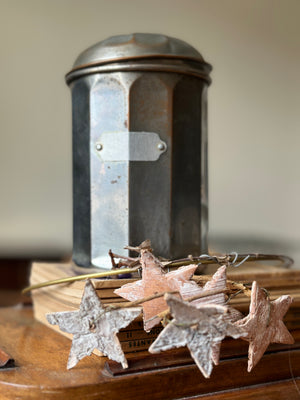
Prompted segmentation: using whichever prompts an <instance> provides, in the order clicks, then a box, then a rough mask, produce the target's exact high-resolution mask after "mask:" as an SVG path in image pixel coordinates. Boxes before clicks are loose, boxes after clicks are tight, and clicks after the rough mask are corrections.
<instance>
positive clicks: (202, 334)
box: [149, 294, 244, 378]
mask: <svg viewBox="0 0 300 400" xmlns="http://www.w3.org/2000/svg"><path fill="white" fill-rule="evenodd" d="M165 298H166V301H167V303H168V305H169V307H170V310H171V314H172V316H173V317H174V319H173V320H172V321H171V322H170V323H169V324H168V325H167V326H166V327H165V328H164V330H163V331H162V332H161V333H160V334H159V336H158V337H157V339H156V340H155V342H154V343H152V345H151V346H150V348H149V352H150V353H159V352H160V351H164V350H169V349H172V348H174V347H176V348H177V347H182V346H187V347H188V349H189V351H190V353H191V356H192V357H193V359H194V360H195V362H196V364H197V366H198V368H199V369H200V371H201V372H202V374H203V375H204V376H205V378H209V377H210V374H211V372H212V368H213V363H212V349H213V345H214V344H215V343H219V342H220V341H221V340H222V339H224V337H225V336H232V337H233V338H239V337H241V336H242V335H243V334H244V331H243V329H241V328H240V327H237V326H234V325H233V324H230V323H228V322H227V321H225V320H224V316H225V315H226V312H227V307H224V306H220V305H207V304H205V305H201V306H198V308H196V307H195V306H193V305H192V304H189V303H185V302H183V301H182V300H180V299H178V298H177V297H175V296H173V295H170V294H167V295H166V296H165Z"/></svg>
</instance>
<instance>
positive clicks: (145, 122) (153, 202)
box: [71, 72, 208, 268]
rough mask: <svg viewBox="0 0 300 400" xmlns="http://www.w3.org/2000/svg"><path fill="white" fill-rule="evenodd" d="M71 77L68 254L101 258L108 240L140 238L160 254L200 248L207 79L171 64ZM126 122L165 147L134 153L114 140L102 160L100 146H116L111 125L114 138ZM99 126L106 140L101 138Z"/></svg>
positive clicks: (119, 244)
mask: <svg viewBox="0 0 300 400" xmlns="http://www.w3.org/2000/svg"><path fill="white" fill-rule="evenodd" d="M71 86H72V101H73V204H74V207H73V212H74V215H73V232H74V247H73V259H74V261H75V262H76V264H78V265H82V266H89V265H91V264H92V265H94V266H99V267H104V268H105V267H106V266H107V267H108V265H109V264H108V261H109V260H108V256H107V254H108V250H109V249H110V248H112V249H113V250H114V252H116V253H121V254H124V250H123V248H124V246H125V245H127V244H130V245H138V244H139V243H140V242H141V241H143V240H145V239H150V240H151V243H152V247H153V248H154V250H155V253H156V254H159V255H161V256H163V257H166V258H177V257H182V256H186V255H188V254H194V255H195V254H199V253H200V252H203V251H206V248H207V219H208V216H207V113H206V105H207V90H206V88H207V84H206V82H205V81H203V80H201V79H199V78H197V77H193V76H188V75H183V74H177V73H149V72H115V73H103V74H101V73H100V74H93V75H88V76H84V77H81V78H80V79H78V80H75V81H74V82H73V83H72V84H71ZM127 132H128V133H129V136H130V135H131V132H133V133H134V134H135V135H138V133H139V132H151V133H152V132H153V133H157V134H158V136H159V138H160V139H161V142H158V144H157V146H159V144H160V143H163V146H165V148H164V149H163V150H164V152H163V153H162V154H161V155H160V156H159V158H158V159H157V160H156V161H148V160H147V155H145V160H143V159H142V160H139V161H135V160H130V156H129V157H127V154H125V149H124V157H122V154H120V155H119V156H118V153H122V147H121V148H119V149H117V150H116V151H115V153H116V160H103V159H102V157H101V151H104V146H116V147H118V143H116V142H115V141H114V138H113V135H115V136H116V137H117V140H118V138H119V137H120V136H119V135H120V134H122V133H123V134H126V133H127ZM102 134H105V136H106V137H108V135H110V136H111V140H107V143H106V144H102V143H101V136H102ZM146 145H147V143H145V146H146ZM101 147H102V148H101ZM146 150H147V149H145V152H146ZM122 158H123V159H122ZM141 158H143V155H141Z"/></svg>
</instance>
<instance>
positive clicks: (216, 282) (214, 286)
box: [180, 265, 243, 365]
mask: <svg viewBox="0 0 300 400" xmlns="http://www.w3.org/2000/svg"><path fill="white" fill-rule="evenodd" d="M226 269H227V268H226V266H225V265H222V266H221V267H219V268H218V270H217V271H216V272H215V274H214V275H213V276H212V278H211V280H210V281H208V282H206V284H205V285H204V286H203V287H199V286H198V285H197V286H196V288H194V287H193V286H192V285H190V283H187V284H185V285H184V286H183V288H182V290H181V291H180V294H181V296H182V298H183V300H185V299H187V298H188V297H191V296H196V295H198V294H204V293H205V292H206V291H211V290H222V289H226V287H227V274H226ZM225 303H226V296H225V293H219V294H216V295H213V296H207V297H202V298H200V299H196V300H193V301H191V303H190V304H193V305H194V306H196V307H197V308H198V307H199V306H200V307H201V306H202V305H204V304H218V305H221V306H224V305H225ZM242 317H243V315H242V314H241V313H240V312H239V311H237V310H235V309H234V308H232V307H227V313H226V314H225V315H224V318H225V319H226V321H227V322H234V321H237V320H238V319H241V318H242ZM220 350H221V341H220V342H219V343H218V342H216V343H214V344H213V347H212V361H213V363H214V364H215V365H218V364H219V359H220Z"/></svg>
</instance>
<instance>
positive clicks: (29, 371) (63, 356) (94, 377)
mask: <svg viewBox="0 0 300 400" xmlns="http://www.w3.org/2000/svg"><path fill="white" fill-rule="evenodd" d="M0 321H1V323H0V347H1V348H2V349H3V350H4V351H5V352H7V353H9V354H10V355H11V357H12V358H14V360H15V366H14V367H12V368H7V369H5V368H4V369H0V398H1V399H18V398H20V399H39V400H40V399H64V400H65V399H101V400H102V399H103V400H104V399H105V400H113V399H121V400H127V399H135V400H140V399H142V400H146V399H151V400H156V399H163V400H167V399H180V398H185V399H188V398H191V397H192V396H194V397H193V399H218V400H222V399H233V400H234V399H239V400H244V399H272V400H275V399H288V400H294V399H295V400H296V399H297V400H298V399H300V379H299V376H300V331H299V330H294V331H292V334H293V336H294V337H295V340H296V343H295V344H294V345H292V346H284V345H272V346H270V347H269V349H268V353H267V354H265V356H264V357H263V359H262V360H261V361H260V363H259V364H258V365H257V366H256V367H255V368H254V370H253V371H252V372H251V373H248V372H247V355H246V353H247V344H246V342H244V341H242V340H231V339H228V340H225V341H224V342H223V344H222V350H221V354H222V359H221V361H220V365H219V366H217V367H215V368H214V370H213V373H212V376H211V378H210V379H205V378H204V377H203V376H202V374H201V373H200V371H199V370H198V369H197V367H196V366H195V364H194V363H193V361H192V359H191V358H190V356H189V354H188V352H187V351H186V349H178V350H177V351H169V352H165V353H163V354H161V355H155V356H154V355H149V353H147V352H142V353H141V352H139V353H133V354H131V355H128V356H127V358H128V361H129V369H128V370H125V371H124V370H122V368H120V366H119V365H118V364H117V363H114V362H111V361H108V360H107V358H100V357H97V356H95V355H92V356H91V357H87V358H85V359H83V360H82V361H80V363H79V364H78V365H77V366H76V367H75V368H74V369H72V370H70V371H67V370H66V363H67V359H68V353H69V349H70V344H71V342H70V340H68V339H67V338H65V337H63V336H61V335H60V334H58V333H56V332H54V331H53V330H51V329H49V328H48V327H47V326H44V325H42V324H41V323H39V322H37V321H35V320H34V319H33V314H32V309H31V307H25V308H11V307H6V308H1V309H0Z"/></svg>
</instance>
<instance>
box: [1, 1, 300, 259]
mask: <svg viewBox="0 0 300 400" xmlns="http://www.w3.org/2000/svg"><path fill="white" fill-rule="evenodd" d="M299 20H300V1H299V0H251V1H249V0H151V1H150V0H147V1H146V0H126V1H125V0H109V1H104V0H84V1H83V0H0V56H1V64H0V190H1V201H0V256H7V255H9V256H12V255H30V256H39V255H49V254H53V255H58V254H62V253H68V252H70V251H71V246H72V244H71V236H72V235H71V230H72V229H71V225H72V217H71V206H72V198H71V101H70V93H69V89H68V87H67V86H66V85H65V83H64V74H65V73H66V72H68V71H69V70H70V69H71V67H72V64H73V61H74V60H75V58H76V57H77V55H78V54H79V53H80V52H81V51H82V50H84V49H85V48H87V47H89V46H90V45H92V44H94V43H96V42H98V41H100V40H102V39H105V38H106V37H108V36H111V35H116V34H122V33H130V32H150V33H151V32H153V33H163V34H167V35H170V36H175V37H178V38H180V39H183V40H185V41H187V42H188V43H190V44H191V45H193V46H194V47H196V48H197V49H198V50H199V51H200V52H201V53H202V54H203V56H204V57H205V59H206V60H207V61H208V62H210V63H211V64H212V65H213V67H214V70H213V74H212V78H213V84H212V86H211V87H210V89H209V181H210V232H211V243H212V245H213V246H214V247H215V248H220V249H221V248H222V249H224V250H228V251H230V250H233V249H237V250H240V249H244V248H245V249H249V250H254V248H255V249H257V250H259V251H262V250H265V251H267V250H269V249H271V250H274V251H287V252H289V253H291V254H292V255H295V256H296V257H297V252H298V251H299V250H298V247H299V244H300V243H299V239H300V220H299V212H298V209H299V206H300V186H299V171H300V157H299V149H300V135H299V130H300V113H299V110H300V78H299V71H300V23H299ZM299 261H300V257H299Z"/></svg>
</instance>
